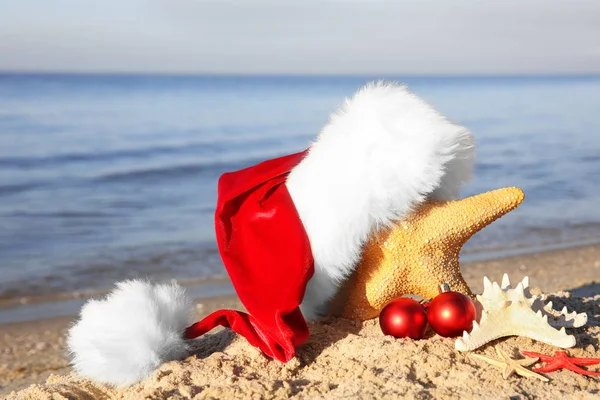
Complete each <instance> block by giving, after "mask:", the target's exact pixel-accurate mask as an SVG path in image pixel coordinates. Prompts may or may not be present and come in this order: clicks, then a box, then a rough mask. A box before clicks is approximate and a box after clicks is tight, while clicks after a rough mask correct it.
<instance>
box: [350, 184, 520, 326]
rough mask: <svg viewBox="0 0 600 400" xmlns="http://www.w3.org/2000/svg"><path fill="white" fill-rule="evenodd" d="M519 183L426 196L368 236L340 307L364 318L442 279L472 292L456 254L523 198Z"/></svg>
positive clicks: (429, 290)
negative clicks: (455, 196) (449, 197)
mask: <svg viewBox="0 0 600 400" xmlns="http://www.w3.org/2000/svg"><path fill="white" fill-rule="evenodd" d="M523 198H524V194H523V191H522V190H521V189H519V188H504V189H498V190H494V191H491V192H487V193H483V194H479V195H477V196H472V197H468V198H466V199H462V200H455V201H447V202H441V201H428V202H426V203H424V204H422V205H421V206H420V207H419V208H418V209H417V210H415V211H414V212H413V213H412V214H410V215H409V216H407V217H406V218H405V219H403V220H401V221H398V222H397V223H396V224H394V225H393V226H392V227H391V228H388V229H384V230H381V231H379V232H377V233H376V234H374V235H373V236H371V237H370V239H369V241H368V242H367V244H366V245H365V248H364V250H363V255H362V259H361V261H360V263H359V265H358V267H357V271H356V276H355V281H354V283H353V285H352V286H351V288H350V295H349V297H348V301H347V302H346V305H345V307H344V310H343V313H342V314H343V316H345V317H346V318H352V319H360V320H365V319H370V318H374V317H376V316H377V315H379V313H380V311H381V310H382V309H383V307H385V305H386V304H387V303H388V302H389V301H391V300H393V299H394V298H397V297H401V296H402V295H405V294H415V295H421V296H423V297H425V298H432V297H435V296H436V295H438V294H439V287H440V284H442V283H444V282H446V283H448V284H449V285H450V287H451V288H452V290H454V291H457V292H462V293H464V294H467V295H470V296H472V293H471V291H470V290H469V287H468V286H467V284H466V283H465V281H464V279H463V277H462V275H461V273H460V268H459V263H458V253H459V252H460V249H461V247H462V246H463V244H465V242H466V241H467V240H469V238H471V236H473V235H474V234H475V233H477V232H478V231H480V230H481V229H483V228H484V227H485V226H487V225H489V224H491V223H492V222H493V221H495V220H496V219H498V218H500V217H501V216H503V215H504V214H506V213H507V212H509V211H511V210H513V209H515V208H516V207H517V206H518V205H519V204H521V202H522V201H523Z"/></svg>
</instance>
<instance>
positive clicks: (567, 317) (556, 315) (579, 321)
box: [477, 274, 588, 328]
mask: <svg viewBox="0 0 600 400" xmlns="http://www.w3.org/2000/svg"><path fill="white" fill-rule="evenodd" d="M483 285H484V288H488V290H497V288H496V287H497V285H498V284H497V283H496V284H492V283H491V282H490V280H489V279H488V278H487V277H485V278H484V280H483ZM521 287H522V289H521ZM501 289H502V291H503V292H504V293H506V295H507V300H511V296H513V297H512V299H515V300H516V298H517V297H518V296H520V294H521V293H520V292H521V291H522V292H523V297H525V298H526V299H527V301H528V303H529V304H530V305H531V309H532V310H533V311H535V312H536V313H537V312H538V311H540V312H541V313H542V315H547V316H548V317H549V318H548V323H549V324H550V325H551V326H553V327H555V328H562V327H565V328H579V327H581V326H584V325H585V324H587V319H588V317H587V314H586V313H579V314H578V313H577V312H576V311H573V312H569V310H568V309H567V306H564V307H563V309H562V310H560V311H557V310H555V309H553V308H552V302H551V301H549V302H548V303H545V301H546V299H547V297H546V295H545V294H542V295H541V296H535V295H532V294H531V292H530V291H529V277H527V276H526V277H524V278H523V280H522V281H521V282H519V284H518V285H517V287H516V288H515V289H513V287H512V285H511V283H510V279H509V278H508V274H504V276H503V277H502V286H501ZM511 289H513V290H511ZM485 296H486V290H485V289H484V291H483V295H481V296H477V299H478V300H479V298H480V297H482V298H483V299H484V300H485ZM480 301H481V300H480ZM484 308H485V307H484Z"/></svg>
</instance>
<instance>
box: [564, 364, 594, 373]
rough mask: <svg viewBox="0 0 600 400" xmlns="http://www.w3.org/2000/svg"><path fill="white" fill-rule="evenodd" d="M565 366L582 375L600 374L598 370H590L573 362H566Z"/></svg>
mask: <svg viewBox="0 0 600 400" xmlns="http://www.w3.org/2000/svg"><path fill="white" fill-rule="evenodd" d="M563 368H565V369H568V370H569V371H572V372H575V373H577V374H581V375H588V376H600V372H596V371H588V370H586V369H583V368H579V367H578V366H576V365H574V364H571V363H566V364H565V365H564V366H563Z"/></svg>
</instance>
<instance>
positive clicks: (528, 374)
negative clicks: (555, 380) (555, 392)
mask: <svg viewBox="0 0 600 400" xmlns="http://www.w3.org/2000/svg"><path fill="white" fill-rule="evenodd" d="M517 373H518V374H519V375H521V376H524V377H531V378H537V379H539V380H540V381H543V382H548V381H549V380H550V379H548V378H546V377H545V376H542V375H540V374H536V373H535V372H533V371H530V370H528V369H527V368H524V367H521V368H519V369H517Z"/></svg>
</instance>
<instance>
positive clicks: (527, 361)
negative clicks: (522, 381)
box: [516, 357, 539, 367]
mask: <svg viewBox="0 0 600 400" xmlns="http://www.w3.org/2000/svg"><path fill="white" fill-rule="evenodd" d="M516 361H517V362H518V363H519V365H522V366H524V367H530V366H532V365H533V364H535V363H536V362H538V361H539V359H538V358H537V357H536V358H524V359H522V360H516Z"/></svg>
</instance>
